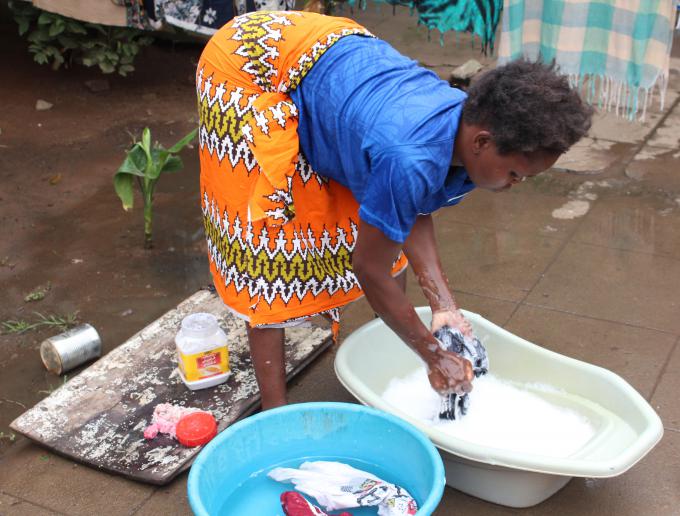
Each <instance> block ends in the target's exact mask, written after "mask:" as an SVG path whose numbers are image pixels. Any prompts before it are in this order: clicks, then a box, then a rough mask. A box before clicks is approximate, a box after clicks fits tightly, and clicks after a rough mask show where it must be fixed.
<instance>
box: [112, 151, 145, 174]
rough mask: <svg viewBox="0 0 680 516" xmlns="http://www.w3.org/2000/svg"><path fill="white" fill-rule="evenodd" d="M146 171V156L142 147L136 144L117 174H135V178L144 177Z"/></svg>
mask: <svg viewBox="0 0 680 516" xmlns="http://www.w3.org/2000/svg"><path fill="white" fill-rule="evenodd" d="M145 169H146V154H144V150H143V149H142V148H141V146H140V145H139V144H138V143H136V144H135V145H134V147H132V149H130V150H129V151H128V153H127V156H126V157H125V160H124V161H123V163H122V165H121V166H120V168H119V169H118V171H117V172H116V173H121V174H133V175H135V176H140V177H144V170H145Z"/></svg>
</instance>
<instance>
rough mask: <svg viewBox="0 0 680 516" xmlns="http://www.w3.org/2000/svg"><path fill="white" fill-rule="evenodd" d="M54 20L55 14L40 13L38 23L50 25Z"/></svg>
mask: <svg viewBox="0 0 680 516" xmlns="http://www.w3.org/2000/svg"><path fill="white" fill-rule="evenodd" d="M53 20H54V15H53V14H51V13H48V12H42V13H40V16H38V25H49V24H51V23H52V21H53Z"/></svg>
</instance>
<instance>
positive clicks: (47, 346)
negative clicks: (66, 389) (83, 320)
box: [40, 324, 102, 374]
mask: <svg viewBox="0 0 680 516" xmlns="http://www.w3.org/2000/svg"><path fill="white" fill-rule="evenodd" d="M101 354H102V341H101V339H100V338H99V334H98V333H97V330H95V329H94V327H92V326H90V325H89V324H81V325H80V326H76V327H75V328H72V329H70V330H68V331H65V332H64V333H60V334H59V335H55V336H54V337H50V338H49V339H46V340H44V341H43V342H42V344H40V358H42V361H43V364H45V367H46V368H47V369H48V371H51V372H53V373H56V374H63V373H65V372H66V371H69V370H71V369H73V368H75V367H78V366H79V365H81V364H84V363H85V362H87V361H88V360H92V359H93V358H97V357H100V356H101Z"/></svg>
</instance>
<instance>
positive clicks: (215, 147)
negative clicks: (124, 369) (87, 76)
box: [196, 11, 406, 326]
mask: <svg viewBox="0 0 680 516" xmlns="http://www.w3.org/2000/svg"><path fill="white" fill-rule="evenodd" d="M350 34H361V35H365V36H371V35H370V33H369V32H368V31H366V29H364V28H363V27H361V26H359V25H358V24H356V23H355V22H354V21H352V20H348V19H344V18H335V17H327V16H322V15H318V14H313V13H301V12H290V11H286V12H262V11H260V12H255V13H249V14H246V15H243V16H239V17H237V18H235V19H234V20H232V22H230V23H229V24H227V25H226V26H225V27H223V28H222V29H220V31H219V32H218V33H217V34H215V36H213V38H212V39H211V40H210V41H209V42H208V44H207V45H206V48H205V50H204V52H203V54H202V56H201V59H200V62H199V64H198V71H197V76H196V92H197V96H198V107H199V115H200V128H199V143H200V151H199V153H200V160H201V195H202V199H201V203H202V209H203V220H204V225H205V234H206V238H207V241H208V250H209V257H210V270H211V273H212V275H213V280H214V283H215V287H216V289H217V291H218V293H219V295H220V296H221V298H222V299H223V301H224V302H225V304H226V305H227V306H229V307H230V308H231V309H232V310H233V311H235V312H236V313H237V314H238V315H240V316H241V317H243V318H244V319H246V320H248V321H250V323H251V324H252V325H253V326H258V325H277V324H285V323H288V322H291V321H296V320H299V319H301V318H305V317H308V316H311V315H314V314H318V313H329V314H331V316H333V318H334V319H335V320H337V308H338V307H340V306H342V305H345V304H346V303H348V302H350V301H352V300H354V299H356V298H358V297H359V296H361V295H362V292H361V288H360V287H359V285H358V283H357V280H356V277H355V276H354V273H353V272H352V265H351V257H352V252H353V250H354V245H355V242H356V238H357V232H358V223H359V218H358V205H357V202H356V200H355V199H354V197H353V196H352V193H351V192H350V191H349V190H348V189H347V188H345V187H344V186H342V185H340V184H339V183H336V182H335V181H332V180H327V179H326V178H323V177H322V176H320V175H319V174H317V173H316V172H314V170H312V168H311V167H310V165H309V164H308V163H307V161H306V160H305V158H304V156H303V155H302V154H301V152H300V148H299V141H298V136H297V116H298V112H297V109H296V107H295V104H294V103H293V102H292V100H291V99H290V97H289V96H288V95H287V93H286V92H288V91H290V90H291V89H294V88H295V87H296V86H297V85H298V84H299V83H300V81H301V80H302V79H303V78H304V76H305V74H306V73H307V72H308V71H309V70H310V69H311V68H312V66H313V65H314V63H315V62H316V61H317V60H318V59H319V57H321V55H323V53H324V52H325V51H326V50H327V49H328V48H330V46H331V45H332V44H333V43H335V42H336V41H338V40H339V39H340V38H342V37H343V36H346V35H350ZM405 266H406V259H405V257H403V255H402V256H400V258H399V259H398V260H397V262H396V263H395V266H394V268H393V273H395V274H396V273H397V272H399V271H401V270H403V268H404V267H405Z"/></svg>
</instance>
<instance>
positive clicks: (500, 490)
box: [335, 307, 663, 507]
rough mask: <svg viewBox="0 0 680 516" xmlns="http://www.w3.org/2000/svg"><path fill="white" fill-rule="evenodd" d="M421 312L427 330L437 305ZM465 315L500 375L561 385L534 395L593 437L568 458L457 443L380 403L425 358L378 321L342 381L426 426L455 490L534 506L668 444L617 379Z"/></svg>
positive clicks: (340, 356) (348, 355) (358, 343)
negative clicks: (577, 417) (580, 421)
mask: <svg viewBox="0 0 680 516" xmlns="http://www.w3.org/2000/svg"><path fill="white" fill-rule="evenodd" d="M417 312H418V315H419V316H420V317H421V319H422V320H423V322H424V323H425V324H426V325H428V326H429V324H430V317H431V314H430V309H429V308H428V307H421V308H418V309H417ZM464 313H465V316H466V317H467V318H468V320H469V321H470V322H471V324H472V325H473V327H474V330H475V333H476V334H477V336H478V337H479V338H480V340H481V341H482V342H483V343H484V345H485V346H486V349H487V352H488V354H489V362H490V367H491V371H492V373H493V374H494V376H496V377H498V378H501V379H503V380H507V381H510V382H517V383H522V384H525V383H542V384H549V385H552V386H554V387H555V388H556V389H557V391H556V392H552V391H551V392H545V391H541V390H537V391H535V392H534V393H535V394H537V395H539V396H542V397H544V398H546V399H548V401H550V402H551V403H553V404H556V405H558V406H562V407H568V408H570V409H571V410H575V411H577V412H580V413H581V414H583V415H585V416H586V417H587V418H588V419H589V420H590V422H591V424H592V425H593V426H594V427H595V429H596V431H595V434H594V436H593V438H592V439H590V440H589V441H588V442H586V443H585V444H584V445H583V446H582V447H581V449H579V450H577V451H576V452H575V453H573V454H572V455H570V456H569V457H565V458H555V457H548V456H543V455H540V454H528V453H517V452H513V451H512V450H508V449H502V448H493V447H488V446H481V445H478V444H476V443H472V442H467V441H463V440H461V439H454V438H452V437H451V436H450V435H447V434H445V433H444V432H442V431H441V430H439V429H437V428H434V427H431V426H428V425H427V424H425V423H423V422H422V421H420V420H418V419H415V418H412V417H410V416H409V415H408V414H406V413H404V412H402V411H401V410H400V409H399V408H398V407H396V406H393V405H390V404H389V403H387V402H386V401H385V400H383V399H382V394H383V393H384V391H385V389H386V388H387V385H388V383H389V382H390V380H391V379H392V378H395V377H398V378H403V377H405V376H407V375H409V374H410V373H412V372H413V371H414V370H415V369H417V368H418V367H421V366H422V362H421V361H420V359H419V358H418V356H417V355H416V354H415V353H414V352H413V351H411V350H410V349H409V348H408V347H407V346H406V345H404V344H403V343H402V342H401V340H400V339H399V337H397V335H396V334H395V333H393V332H392V330H390V329H389V328H388V327H387V325H385V324H384V323H383V322H382V321H381V320H375V321H372V322H370V323H368V324H366V325H364V326H362V327H361V328H359V329H358V330H356V331H355V332H354V333H352V334H351V335H350V336H348V337H347V339H346V340H345V341H344V342H343V343H342V346H341V347H340V349H339V350H338V353H337V356H336V359H335V372H336V374H337V375H338V378H339V379H340V381H341V382H342V384H343V385H344V386H345V388H347V390H349V391H350V392H351V393H352V394H353V395H354V396H355V397H356V398H357V399H358V400H359V401H360V402H362V403H363V404H365V405H370V406H373V407H376V408H379V409H381V410H384V411H386V412H390V413H392V414H395V415H397V416H399V417H401V418H403V419H405V420H407V421H409V422H410V423H411V424H413V425H415V426H416V427H417V428H419V429H420V430H422V431H423V432H424V433H425V434H426V435H427V436H428V437H429V438H430V439H431V440H432V442H433V443H434V444H435V445H436V446H437V448H439V450H440V452H441V454H442V458H443V460H444V465H445V467H446V477H447V480H446V482H447V484H448V485H450V486H451V487H454V488H456V489H459V490H461V491H463V492H465V493H468V494H471V495H473V496H477V497H479V498H482V499H484V500H488V501H491V502H495V503H499V504H501V505H507V506H510V507H530V506H532V505H535V504H537V503H540V502H542V501H543V500H545V499H546V498H548V497H550V496H551V495H552V494H554V493H555V492H557V491H558V490H559V489H560V488H562V487H563V486H564V485H565V484H566V483H567V482H568V481H569V479H570V478H572V477H613V476H616V475H620V474H621V473H623V472H624V471H626V470H627V469H629V468H630V467H632V466H633V465H634V464H635V463H636V462H638V461H639V460H640V459H641V458H642V457H644V456H645V455H646V454H647V453H648V452H649V451H650V450H651V449H652V448H653V447H654V445H655V444H656V443H657V442H659V440H660V439H661V436H662V435H663V425H662V424H661V420H660V419H659V416H658V415H657V414H656V412H654V410H653V409H652V407H650V405H649V404H648V403H647V402H646V401H645V399H644V398H643V397H642V396H641V395H640V394H639V393H638V392H637V391H636V390H635V389H634V388H633V387H631V386H630V385H629V384H628V383H627V382H626V381H625V380H624V379H623V378H621V377H620V376H618V375H617V374H615V373H612V372H611V371H609V370H607V369H604V368H601V367H598V366H595V365H592V364H588V363H586V362H582V361H580V360H575V359H573V358H569V357H566V356H564V355H560V354H558V353H555V352H553V351H549V350H547V349H545V348H542V347H540V346H537V345H535V344H532V343H531V342H528V341H526V340H524V339H522V338H520V337H518V336H516V335H513V334H512V333H510V332H508V331H506V330H504V329H503V328H500V327H498V326H496V325H495V324H493V323H492V322H490V321H487V320H486V319H484V318H483V317H481V316H480V315H478V314H475V313H471V312H467V311H464Z"/></svg>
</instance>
